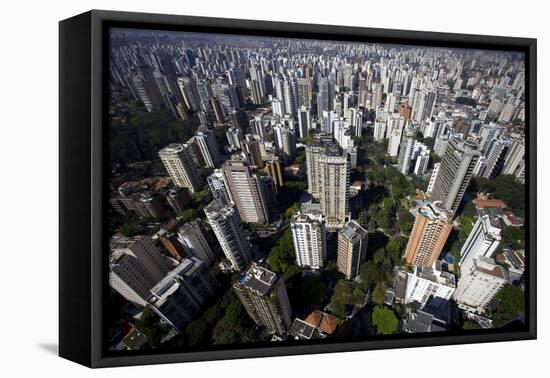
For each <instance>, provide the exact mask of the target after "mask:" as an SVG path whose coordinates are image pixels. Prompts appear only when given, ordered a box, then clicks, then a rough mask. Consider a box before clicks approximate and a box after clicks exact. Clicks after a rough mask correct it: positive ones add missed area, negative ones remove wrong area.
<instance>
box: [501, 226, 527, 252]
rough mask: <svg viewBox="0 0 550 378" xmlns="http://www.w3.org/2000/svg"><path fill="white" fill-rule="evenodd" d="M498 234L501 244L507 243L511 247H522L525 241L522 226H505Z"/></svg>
mask: <svg viewBox="0 0 550 378" xmlns="http://www.w3.org/2000/svg"><path fill="white" fill-rule="evenodd" d="M500 235H501V237H502V243H503V244H508V245H509V246H510V247H511V248H513V249H521V248H523V245H524V241H525V235H524V231H523V227H514V226H505V227H504V228H503V229H502V231H501V233H500Z"/></svg>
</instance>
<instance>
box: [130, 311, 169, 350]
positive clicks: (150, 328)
mask: <svg viewBox="0 0 550 378" xmlns="http://www.w3.org/2000/svg"><path fill="white" fill-rule="evenodd" d="M135 325H136V328H137V329H138V330H139V331H140V332H143V333H144V334H145V335H146V336H147V339H148V342H149V345H151V346H152V347H156V346H158V345H159V344H160V340H161V339H162V337H163V336H164V335H165V334H166V333H167V332H168V331H169V330H170V327H169V326H168V325H167V324H162V323H161V322H160V318H159V317H158V316H157V314H155V312H154V311H153V310H152V309H151V308H150V307H149V306H145V307H144V308H143V312H142V313H141V316H140V318H139V319H138V320H136V323H135Z"/></svg>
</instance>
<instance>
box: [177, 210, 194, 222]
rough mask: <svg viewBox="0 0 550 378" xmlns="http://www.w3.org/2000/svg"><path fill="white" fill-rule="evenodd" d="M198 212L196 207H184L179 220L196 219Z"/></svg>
mask: <svg viewBox="0 0 550 378" xmlns="http://www.w3.org/2000/svg"><path fill="white" fill-rule="evenodd" d="M197 215H198V212H197V210H196V209H185V210H183V211H182V213H181V220H182V221H184V222H188V221H190V220H193V219H196V218H197Z"/></svg>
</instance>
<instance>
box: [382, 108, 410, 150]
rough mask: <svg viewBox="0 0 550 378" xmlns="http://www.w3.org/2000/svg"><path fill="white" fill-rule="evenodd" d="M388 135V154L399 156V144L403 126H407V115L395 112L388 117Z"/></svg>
mask: <svg viewBox="0 0 550 378" xmlns="http://www.w3.org/2000/svg"><path fill="white" fill-rule="evenodd" d="M387 123H388V127H387V131H386V132H387V136H388V138H389V142H388V155H389V156H397V154H398V153H399V144H400V143H401V135H402V134H403V128H404V127H405V123H406V120H405V117H403V116H400V115H397V114H394V115H392V116H391V117H388V120H387Z"/></svg>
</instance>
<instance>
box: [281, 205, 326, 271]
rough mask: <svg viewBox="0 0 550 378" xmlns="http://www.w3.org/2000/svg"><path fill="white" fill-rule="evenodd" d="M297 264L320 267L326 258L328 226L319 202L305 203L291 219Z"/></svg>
mask: <svg viewBox="0 0 550 378" xmlns="http://www.w3.org/2000/svg"><path fill="white" fill-rule="evenodd" d="M290 230H291V232H292V240H293V241H294V252H295V253H296V265H298V266H300V267H303V268H305V267H307V268H311V269H320V268H321V267H323V262H324V260H325V258H326V249H327V241H326V226H325V219H324V216H323V213H322V212H321V206H320V205H319V204H303V205H302V208H301V209H300V210H298V212H297V213H296V214H294V215H293V216H292V218H291V219H290Z"/></svg>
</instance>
